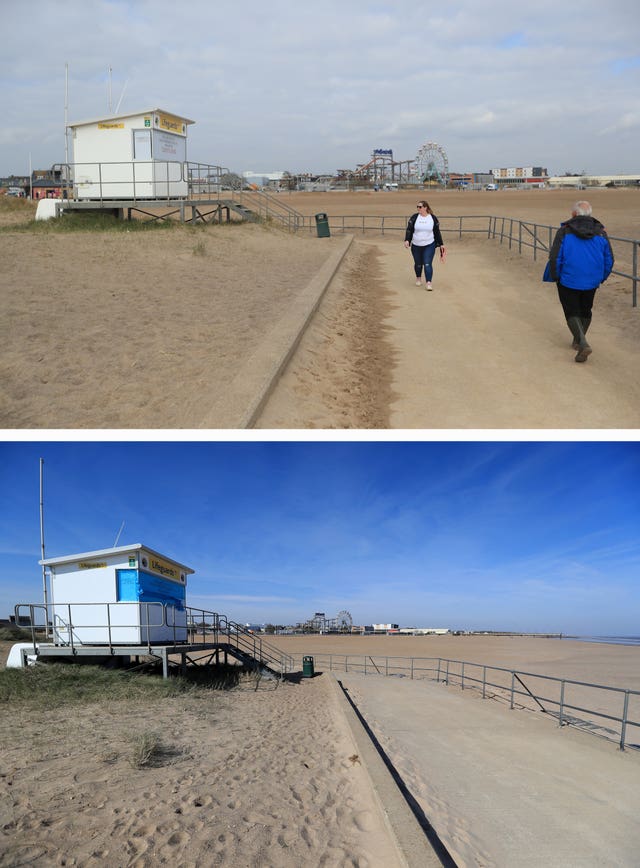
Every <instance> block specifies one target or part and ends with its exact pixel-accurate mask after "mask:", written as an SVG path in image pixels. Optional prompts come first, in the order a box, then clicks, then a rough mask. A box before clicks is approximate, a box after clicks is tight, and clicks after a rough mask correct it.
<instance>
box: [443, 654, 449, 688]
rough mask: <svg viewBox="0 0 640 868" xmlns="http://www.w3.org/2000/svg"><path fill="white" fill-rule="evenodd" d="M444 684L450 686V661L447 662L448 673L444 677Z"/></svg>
mask: <svg viewBox="0 0 640 868" xmlns="http://www.w3.org/2000/svg"><path fill="white" fill-rule="evenodd" d="M444 683H445V684H446V685H447V687H448V686H449V661H448V660H447V672H446V674H445V676H444Z"/></svg>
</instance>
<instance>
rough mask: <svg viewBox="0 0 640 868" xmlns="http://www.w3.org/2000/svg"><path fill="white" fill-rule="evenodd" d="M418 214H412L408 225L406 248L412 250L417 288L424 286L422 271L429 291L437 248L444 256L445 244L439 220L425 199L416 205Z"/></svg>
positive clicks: (405, 238) (405, 239)
mask: <svg viewBox="0 0 640 868" xmlns="http://www.w3.org/2000/svg"><path fill="white" fill-rule="evenodd" d="M416 208H417V209H418V212H417V214H412V216H411V217H409V222H408V223H407V231H406V233H405V236H404V246H405V247H406V248H407V250H408V249H409V248H411V253H412V255H413V262H414V267H415V272H416V286H421V285H422V269H423V268H424V279H425V283H426V284H427V289H429V290H431V289H433V286H432V285H431V281H432V280H433V257H434V255H435V252H436V247H439V248H440V256H444V249H445V248H444V244H443V243H442V235H441V234H440V224H439V223H438V218H437V217H436V215H435V214H434V213H433V211H432V210H431V208H430V207H429V203H428V202H425V201H424V199H423V200H422V201H420V202H418V204H417V205H416Z"/></svg>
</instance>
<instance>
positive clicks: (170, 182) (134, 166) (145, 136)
mask: <svg viewBox="0 0 640 868" xmlns="http://www.w3.org/2000/svg"><path fill="white" fill-rule="evenodd" d="M193 123H195V121H192V120H189V118H185V117H180V116H178V115H175V114H172V113H170V112H167V111H165V110H164V109H160V108H152V109H146V110H144V111H137V112H129V113H127V114H118V115H109V116H108V117H104V118H96V119H94V120H88V121H80V122H77V123H72V124H69V125H68V129H69V130H71V136H72V142H73V164H72V179H71V180H72V181H73V186H74V198H77V199H94V200H96V199H97V200H103V199H114V200H132V199H167V198H169V199H181V198H185V197H186V196H187V195H188V192H189V177H188V168H187V130H188V127H189V126H190V125H191V124H193Z"/></svg>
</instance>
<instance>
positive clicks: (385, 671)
mask: <svg viewBox="0 0 640 868" xmlns="http://www.w3.org/2000/svg"><path fill="white" fill-rule="evenodd" d="M384 664H385V669H384V674H385V675H388V674H389V658H388V657H385V658H384Z"/></svg>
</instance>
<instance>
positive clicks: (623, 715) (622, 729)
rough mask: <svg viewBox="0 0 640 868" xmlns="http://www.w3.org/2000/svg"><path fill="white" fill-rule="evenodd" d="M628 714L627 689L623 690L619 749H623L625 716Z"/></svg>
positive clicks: (625, 728) (625, 727)
mask: <svg viewBox="0 0 640 868" xmlns="http://www.w3.org/2000/svg"><path fill="white" fill-rule="evenodd" d="M628 714H629V691H628V690H625V692H624V707H623V709H622V725H621V727H620V750H624V742H625V738H626V735H627V716H628Z"/></svg>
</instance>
